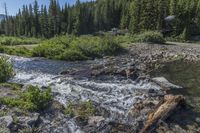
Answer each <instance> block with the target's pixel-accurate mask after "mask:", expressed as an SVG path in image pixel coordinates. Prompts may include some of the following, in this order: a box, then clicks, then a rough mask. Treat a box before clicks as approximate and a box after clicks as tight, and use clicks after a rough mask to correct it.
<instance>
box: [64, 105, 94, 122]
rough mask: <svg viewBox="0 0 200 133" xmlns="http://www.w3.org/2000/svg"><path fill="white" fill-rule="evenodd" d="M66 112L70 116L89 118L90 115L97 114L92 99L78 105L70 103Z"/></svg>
mask: <svg viewBox="0 0 200 133" xmlns="http://www.w3.org/2000/svg"><path fill="white" fill-rule="evenodd" d="M64 112H65V114H66V115H69V116H80V117H83V118H88V117H89V116H93V115H95V113H96V109H95V107H94V105H93V102H92V101H85V102H82V103H80V104H77V105H75V104H73V103H69V104H68V106H67V108H66V109H65V111H64Z"/></svg>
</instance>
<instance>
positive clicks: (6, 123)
mask: <svg viewBox="0 0 200 133" xmlns="http://www.w3.org/2000/svg"><path fill="white" fill-rule="evenodd" d="M12 124H13V118H12V116H4V117H0V125H1V126H2V127H7V128H9V127H10V126H11V125H12Z"/></svg>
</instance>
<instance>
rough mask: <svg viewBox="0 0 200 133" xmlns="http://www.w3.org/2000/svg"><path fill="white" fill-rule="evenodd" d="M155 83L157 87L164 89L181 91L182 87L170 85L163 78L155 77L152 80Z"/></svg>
mask: <svg viewBox="0 0 200 133" xmlns="http://www.w3.org/2000/svg"><path fill="white" fill-rule="evenodd" d="M152 80H153V81H154V82H155V83H158V84H159V85H161V86H163V87H166V88H170V89H182V88H183V87H181V86H178V85H174V84H172V83H170V82H169V81H168V80H167V79H166V78H164V77H156V78H153V79H152Z"/></svg>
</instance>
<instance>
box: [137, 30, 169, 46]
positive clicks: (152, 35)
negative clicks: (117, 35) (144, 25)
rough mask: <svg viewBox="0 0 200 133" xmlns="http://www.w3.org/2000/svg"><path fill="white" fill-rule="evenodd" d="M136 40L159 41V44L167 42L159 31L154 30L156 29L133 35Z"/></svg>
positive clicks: (145, 41) (141, 41)
mask: <svg viewBox="0 0 200 133" xmlns="http://www.w3.org/2000/svg"><path fill="white" fill-rule="evenodd" d="M133 37H134V40H135V42H140V43H143V42H144V43H158V44H163V43H165V39H164V38H163V36H162V35H161V33H159V32H154V31H146V32H144V33H141V34H138V35H135V36H133Z"/></svg>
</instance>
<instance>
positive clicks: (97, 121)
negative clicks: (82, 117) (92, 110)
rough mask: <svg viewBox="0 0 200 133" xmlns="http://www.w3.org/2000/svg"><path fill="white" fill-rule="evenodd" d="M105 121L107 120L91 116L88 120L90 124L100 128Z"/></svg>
mask: <svg viewBox="0 0 200 133" xmlns="http://www.w3.org/2000/svg"><path fill="white" fill-rule="evenodd" d="M103 121H105V118H103V117H102V116H91V117H89V119H88V124H89V125H93V126H94V125H95V126H99V125H100V124H101V123H102V122H103Z"/></svg>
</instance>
